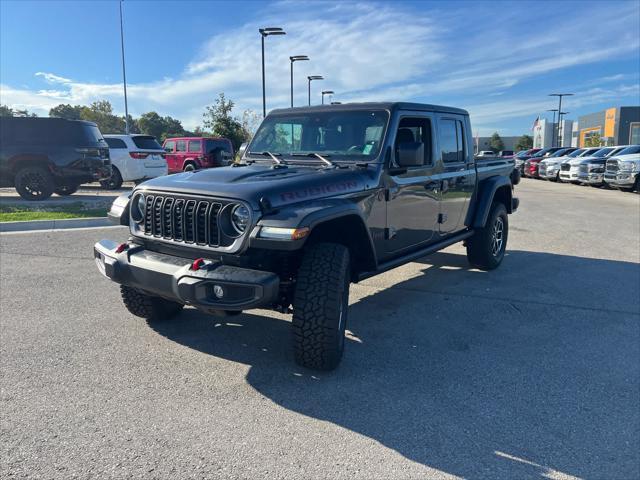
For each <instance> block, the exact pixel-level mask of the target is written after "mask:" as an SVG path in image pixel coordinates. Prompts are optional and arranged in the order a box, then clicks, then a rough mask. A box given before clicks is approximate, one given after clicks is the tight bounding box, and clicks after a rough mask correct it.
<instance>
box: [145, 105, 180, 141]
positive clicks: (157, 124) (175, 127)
mask: <svg viewBox="0 0 640 480" xmlns="http://www.w3.org/2000/svg"><path fill="white" fill-rule="evenodd" d="M138 127H139V128H140V131H141V132H142V133H146V134H147V135H153V136H154V137H156V138H157V139H158V140H160V141H161V142H162V141H164V140H165V139H166V138H167V137H181V136H183V135H184V134H185V130H184V127H183V126H182V122H180V120H176V119H175V118H172V117H169V116H167V117H161V116H160V115H159V114H158V113H157V112H147V113H143V114H142V115H141V116H140V118H139V119H138Z"/></svg>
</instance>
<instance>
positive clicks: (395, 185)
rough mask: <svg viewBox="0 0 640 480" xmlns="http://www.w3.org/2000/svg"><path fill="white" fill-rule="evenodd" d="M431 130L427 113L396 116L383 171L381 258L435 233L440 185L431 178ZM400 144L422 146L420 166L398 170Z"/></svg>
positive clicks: (423, 241) (414, 245) (427, 239)
mask: <svg viewBox="0 0 640 480" xmlns="http://www.w3.org/2000/svg"><path fill="white" fill-rule="evenodd" d="M433 128H434V121H433V117H432V115H430V114H428V113H421V112H415V113H413V112H407V113H406V114H401V115H400V117H399V121H398V124H397V127H396V129H395V132H394V134H395V141H394V144H393V145H394V148H393V152H392V154H391V158H390V160H389V162H390V163H389V165H388V166H387V168H388V169H387V171H386V172H385V176H386V178H385V183H386V200H387V228H386V231H385V251H384V254H383V259H384V258H390V257H393V256H396V255H399V254H401V253H403V251H408V250H410V249H412V248H414V247H417V246H419V245H424V244H426V243H428V242H429V241H431V240H432V239H433V238H434V237H435V235H436V234H437V231H438V213H439V203H440V188H439V187H440V182H439V181H438V180H437V179H435V178H434V174H435V171H436V163H435V157H434V148H433V138H434V130H433ZM401 143H414V144H415V143H422V144H424V162H423V164H422V165H416V166H412V167H407V168H400V167H399V166H398V163H397V160H396V159H397V157H398V146H399V145H400V144H401Z"/></svg>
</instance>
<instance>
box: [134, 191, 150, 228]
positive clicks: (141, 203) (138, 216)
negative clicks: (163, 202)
mask: <svg viewBox="0 0 640 480" xmlns="http://www.w3.org/2000/svg"><path fill="white" fill-rule="evenodd" d="M146 200H147V199H146V198H145V197H144V194H142V193H141V194H140V195H137V196H136V197H135V198H134V199H133V202H131V218H133V220H134V221H135V222H141V221H142V220H143V219H144V207H145V203H146Z"/></svg>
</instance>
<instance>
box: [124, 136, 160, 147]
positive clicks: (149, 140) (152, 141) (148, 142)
mask: <svg viewBox="0 0 640 480" xmlns="http://www.w3.org/2000/svg"><path fill="white" fill-rule="evenodd" d="M131 140H133V143H134V144H135V146H136V147H138V148H140V149H142V150H162V146H161V145H160V144H159V143H158V141H157V140H156V137H152V136H144V137H142V136H135V137H132V138H131Z"/></svg>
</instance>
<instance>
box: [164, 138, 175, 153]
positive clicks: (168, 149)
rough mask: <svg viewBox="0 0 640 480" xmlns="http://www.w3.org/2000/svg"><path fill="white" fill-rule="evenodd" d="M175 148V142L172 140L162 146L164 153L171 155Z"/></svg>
mask: <svg viewBox="0 0 640 480" xmlns="http://www.w3.org/2000/svg"><path fill="white" fill-rule="evenodd" d="M175 148H176V142H175V141H173V140H170V141H168V142H165V144H164V151H165V152H167V153H173V150H174V149H175Z"/></svg>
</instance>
